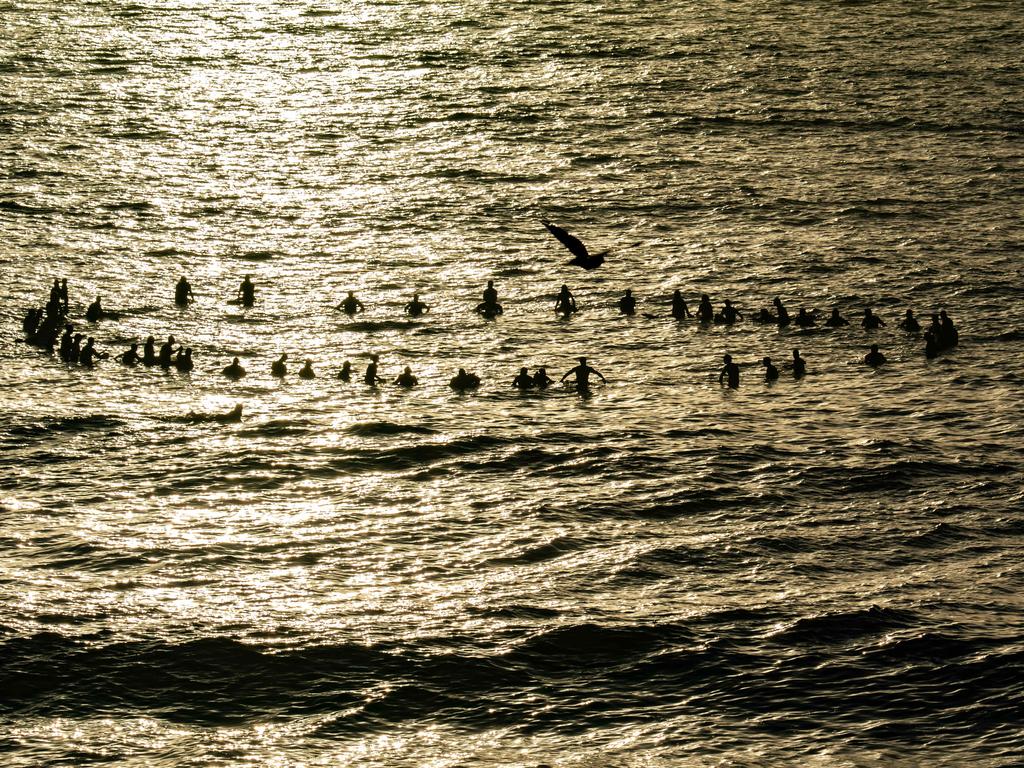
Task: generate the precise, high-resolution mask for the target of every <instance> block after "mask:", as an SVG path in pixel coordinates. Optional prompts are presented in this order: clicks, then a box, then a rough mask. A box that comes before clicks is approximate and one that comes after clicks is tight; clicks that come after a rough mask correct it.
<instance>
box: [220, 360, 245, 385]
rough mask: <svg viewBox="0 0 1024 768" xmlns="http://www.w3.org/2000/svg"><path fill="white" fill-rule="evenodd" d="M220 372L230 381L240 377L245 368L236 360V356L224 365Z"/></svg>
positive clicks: (243, 374)
mask: <svg viewBox="0 0 1024 768" xmlns="http://www.w3.org/2000/svg"><path fill="white" fill-rule="evenodd" d="M221 373H223V374H224V375H225V376H227V377H228V378H229V379H231V380H232V381H238V380H239V379H240V378H242V377H243V376H245V368H243V367H242V366H241V364H240V363H239V362H238V358H237V357H236V358H235V359H234V360H232V361H231V365H228V366H226V367H225V368H224V370H222V371H221Z"/></svg>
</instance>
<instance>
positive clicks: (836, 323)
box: [825, 307, 850, 328]
mask: <svg viewBox="0 0 1024 768" xmlns="http://www.w3.org/2000/svg"><path fill="white" fill-rule="evenodd" d="M849 324H850V321H849V320H847V319H846V318H845V317H843V316H842V315H840V314H839V308H838V307H833V308H832V314H831V315H829V317H828V320H826V321H825V325H827V326H828V327H829V328H841V327H842V326H844V325H849Z"/></svg>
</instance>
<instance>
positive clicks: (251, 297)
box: [236, 275, 256, 307]
mask: <svg viewBox="0 0 1024 768" xmlns="http://www.w3.org/2000/svg"><path fill="white" fill-rule="evenodd" d="M236 299H237V301H238V302H239V303H240V304H241V305H242V306H243V307H251V306H252V305H253V304H255V303H256V286H254V285H253V284H252V275H246V276H245V279H244V280H243V281H242V284H241V285H239V286H238V294H237V296H236Z"/></svg>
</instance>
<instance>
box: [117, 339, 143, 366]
mask: <svg viewBox="0 0 1024 768" xmlns="http://www.w3.org/2000/svg"><path fill="white" fill-rule="evenodd" d="M117 359H118V360H119V361H120V362H121V363H123V364H124V365H138V364H139V363H141V362H142V358H141V357H139V342H137V341H136V342H135V343H134V344H132V345H131V347H130V348H129V349H128V350H127V351H125V352H122V353H121V354H120V355H118V356H117Z"/></svg>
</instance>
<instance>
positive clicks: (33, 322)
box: [21, 307, 40, 339]
mask: <svg viewBox="0 0 1024 768" xmlns="http://www.w3.org/2000/svg"><path fill="white" fill-rule="evenodd" d="M39 319H40V313H39V310H37V309H36V308H35V307H30V308H29V310H28V312H27V313H25V319H24V320H22V321H21V330H22V333H24V334H25V338H26V339H27V338H28V337H29V336H31V335H32V334H33V333H35V332H36V329H37V328H38V327H39Z"/></svg>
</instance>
